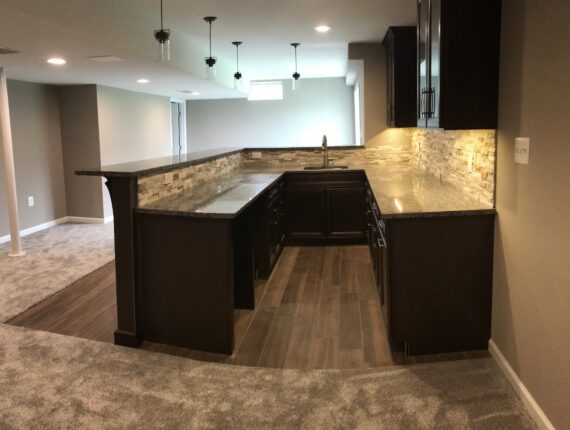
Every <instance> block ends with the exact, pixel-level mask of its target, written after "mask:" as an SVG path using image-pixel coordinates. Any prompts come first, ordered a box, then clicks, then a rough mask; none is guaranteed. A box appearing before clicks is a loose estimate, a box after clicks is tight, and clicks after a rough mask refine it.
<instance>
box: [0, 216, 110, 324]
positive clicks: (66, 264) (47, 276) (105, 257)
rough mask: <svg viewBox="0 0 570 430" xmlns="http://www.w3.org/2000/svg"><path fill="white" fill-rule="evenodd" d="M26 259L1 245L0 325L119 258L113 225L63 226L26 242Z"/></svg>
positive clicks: (26, 238)
mask: <svg viewBox="0 0 570 430" xmlns="http://www.w3.org/2000/svg"><path fill="white" fill-rule="evenodd" d="M22 244H23V248H24V250H25V251H26V256H25V257H21V258H10V257H8V255H7V252H8V249H9V244H7V243H6V244H2V245H0V322H5V321H7V320H9V319H10V318H12V317H14V316H16V315H18V314H20V313H22V312H23V311H25V310H26V309H29V308H30V307H32V306H33V305H35V304H36V303H39V302H41V301H42V300H44V299H45V298H47V297H49V296H51V295H52V294H55V293H57V292H58V291H60V290H62V289H63V288H65V287H67V286H68V285H69V284H71V283H72V282H75V281H77V280H78V279H80V278H82V277H83V276H85V275H87V274H89V273H91V272H93V271H94V270H95V269H98V268H99V267H101V266H103V265H105V264H107V263H108V262H109V261H111V260H113V259H114V258H115V250H114V242H113V224H105V225H103V224H63V225H59V226H56V227H53V228H50V229H47V230H44V231H41V232H38V233H35V234H33V235H30V236H27V237H24V238H23V239H22Z"/></svg>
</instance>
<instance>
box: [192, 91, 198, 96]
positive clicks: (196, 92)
mask: <svg viewBox="0 0 570 430" xmlns="http://www.w3.org/2000/svg"><path fill="white" fill-rule="evenodd" d="M190 95H191V96H199V95H200V91H192V92H190Z"/></svg>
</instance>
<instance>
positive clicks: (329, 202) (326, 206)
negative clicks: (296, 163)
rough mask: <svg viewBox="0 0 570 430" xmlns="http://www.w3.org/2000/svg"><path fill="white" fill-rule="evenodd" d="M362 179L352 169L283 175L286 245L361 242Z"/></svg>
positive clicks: (363, 220)
mask: <svg viewBox="0 0 570 430" xmlns="http://www.w3.org/2000/svg"><path fill="white" fill-rule="evenodd" d="M364 181H365V177H364V172H354V171H351V172H335V173H331V172H323V173H314V172H310V173H290V174H287V176H286V178H285V193H286V198H285V201H286V212H287V244H290V245H315V244H317V245H318V244H321V245H324V244H349V243H364V242H365V240H366V218H365V213H364V193H365V187H364Z"/></svg>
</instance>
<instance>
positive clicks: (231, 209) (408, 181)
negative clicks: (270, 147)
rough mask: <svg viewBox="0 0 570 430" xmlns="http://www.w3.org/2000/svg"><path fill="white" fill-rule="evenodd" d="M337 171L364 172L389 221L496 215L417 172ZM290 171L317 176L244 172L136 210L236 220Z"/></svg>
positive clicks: (291, 168)
mask: <svg viewBox="0 0 570 430" xmlns="http://www.w3.org/2000/svg"><path fill="white" fill-rule="evenodd" d="M320 171H321V172H322V171H323V170H320ZM334 171H335V172H354V171H363V172H364V173H365V174H366V177H367V178H368V182H369V183H370V187H371V189H372V191H373V193H374V196H375V198H376V201H377V202H378V205H379V206H380V210H381V211H382V214H383V215H384V216H385V217H386V218H399V217H418V216H437V215H442V216H443V215H467V214H472V213H490V214H492V213H494V212H495V211H494V209H493V208H492V207H491V206H490V205H488V204H485V203H481V202H478V201H476V200H474V199H472V198H470V196H469V195H468V194H467V193H465V192H464V191H463V190H461V189H459V188H457V187H455V186H453V185H450V184H447V183H445V182H442V181H440V180H439V179H437V178H435V177H434V176H432V175H428V174H422V173H419V172H417V171H415V170H413V169H407V170H402V169H390V168H386V167H378V166H372V167H370V166H365V167H361V168H358V167H351V168H350V169H348V170H334ZM286 172H306V173H307V174H308V175H309V174H313V173H315V171H306V170H304V166H283V167H260V168H251V167H250V168H240V169H237V170H235V171H233V172H231V173H228V174H225V175H220V176H219V177H217V178H214V179H213V180H212V181H210V182H209V183H208V184H206V185H203V186H201V187H195V188H190V189H188V190H186V191H183V192H181V193H178V194H176V195H173V196H169V197H166V198H164V199H161V200H158V201H156V202H153V203H151V204H148V205H145V206H143V207H141V208H138V209H137V211H139V212H146V213H163V214H176V215H184V216H195V217H220V218H233V217H235V216H237V215H238V214H239V213H241V212H242V211H243V210H244V209H245V208H246V207H247V206H248V205H249V204H250V203H251V202H253V201H254V200H255V198H256V197H257V196H259V195H261V194H262V193H263V192H264V191H265V190H266V189H268V188H269V187H270V186H271V185H272V184H274V183H275V182H276V181H277V180H279V179H280V178H281V176H282V175H283V174H285V173H286Z"/></svg>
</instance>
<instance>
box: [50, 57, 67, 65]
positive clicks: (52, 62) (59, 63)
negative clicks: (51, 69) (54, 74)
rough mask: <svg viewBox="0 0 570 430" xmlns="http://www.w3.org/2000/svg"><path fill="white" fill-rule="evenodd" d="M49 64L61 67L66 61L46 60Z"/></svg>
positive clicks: (59, 59) (60, 59)
mask: <svg viewBox="0 0 570 430" xmlns="http://www.w3.org/2000/svg"><path fill="white" fill-rule="evenodd" d="M47 62H48V63H49V64H53V65H54V66H63V65H64V64H65V63H66V62H67V61H65V60H64V59H63V58H50V59H48V60H47Z"/></svg>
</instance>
